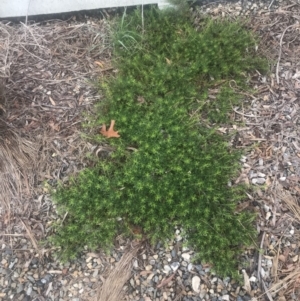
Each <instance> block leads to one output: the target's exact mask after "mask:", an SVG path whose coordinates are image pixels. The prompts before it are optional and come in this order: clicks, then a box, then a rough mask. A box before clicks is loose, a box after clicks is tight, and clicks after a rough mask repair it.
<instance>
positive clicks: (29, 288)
mask: <svg viewBox="0 0 300 301" xmlns="http://www.w3.org/2000/svg"><path fill="white" fill-rule="evenodd" d="M31 293H32V286H31V285H30V286H28V288H27V290H26V295H27V296H30V295H31Z"/></svg>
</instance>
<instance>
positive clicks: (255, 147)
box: [0, 0, 300, 301]
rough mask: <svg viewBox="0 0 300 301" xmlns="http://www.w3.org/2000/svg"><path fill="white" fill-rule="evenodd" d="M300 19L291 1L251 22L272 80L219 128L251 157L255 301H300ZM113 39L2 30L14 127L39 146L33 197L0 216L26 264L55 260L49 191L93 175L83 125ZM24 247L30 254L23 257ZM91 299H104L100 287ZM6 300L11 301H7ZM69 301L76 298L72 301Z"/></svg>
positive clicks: (77, 31)
mask: <svg viewBox="0 0 300 301" xmlns="http://www.w3.org/2000/svg"><path fill="white" fill-rule="evenodd" d="M216 7H217V8H218V10H216V9H215V10H213V9H212V10H211V14H215V16H217V15H220V16H222V15H223V16H225V15H227V14H228V10H230V9H231V6H230V5H229V6H225V5H224V6H223V7H218V4H216ZM228 7H229V8H228ZM232 7H234V5H232ZM203 10H204V8H203ZM202 13H203V11H202ZM299 16H300V4H299V3H298V2H294V1H291V0H288V1H282V2H281V5H280V6H279V8H276V9H260V10H259V11H257V12H256V13H255V14H252V15H251V16H250V17H249V19H248V26H249V27H250V28H252V29H253V30H254V31H255V32H256V33H257V34H259V36H260V37H261V38H262V42H261V44H260V45H258V50H257V51H258V52H259V53H261V54H263V55H266V56H267V57H268V58H269V60H270V63H271V64H272V66H273V68H272V72H271V74H270V75H268V76H263V75H261V74H259V73H257V74H255V75H254V76H253V77H252V78H251V85H252V87H253V88H254V92H253V93H251V94H249V93H245V94H244V105H243V106H240V107H234V108H233V115H232V118H233V119H234V120H235V121H237V122H238V125H237V126H234V127H224V128H220V132H224V133H225V132H227V131H236V132H237V134H236V137H235V139H234V141H232V143H233V145H234V146H235V147H238V148H243V149H245V150H247V155H245V157H243V158H241V163H242V166H243V167H242V169H241V173H240V176H239V177H238V179H237V180H236V182H237V183H239V182H240V183H249V184H253V185H254V186H255V189H254V191H253V192H252V193H249V195H248V196H249V200H248V201H247V202H245V203H244V204H241V205H240V209H241V210H242V209H244V208H252V209H253V210H255V211H256V212H257V213H258V216H259V218H258V222H257V229H258V230H259V232H260V240H259V242H258V245H257V246H258V247H259V248H260V249H262V251H261V252H258V251H257V250H254V249H251V250H246V252H245V257H247V256H248V257H247V258H248V259H249V262H250V266H249V268H247V269H246V270H245V271H244V281H245V283H244V287H245V288H247V291H248V293H249V295H250V296H252V297H253V301H254V300H269V301H289V300H300V266H299V247H300V244H299V237H300V226H299V225H300V207H299V201H298V200H299V196H300V188H299V187H300V186H299V183H300V129H299V125H300V119H299V118H300V117H299V116H300V108H299V106H300V100H299V97H300V61H299V56H300V35H299V30H300V25H299V19H300V17H299ZM109 29H110V28H109V23H108V22H107V21H105V20H98V19H87V20H86V21H85V22H78V21H76V19H73V20H70V21H59V20H53V21H49V22H44V23H40V24H27V25H26V24H19V25H16V24H11V23H6V22H2V23H0V76H1V77H2V78H5V81H6V83H5V86H6V90H7V91H6V98H7V100H8V101H7V108H6V109H7V112H8V116H7V118H8V121H9V122H10V124H11V125H12V126H13V127H14V129H15V130H17V131H18V132H19V133H20V135H21V136H23V137H26V138H27V139H29V140H31V141H33V142H34V143H35V144H36V145H37V146H38V150H37V153H38V155H37V158H36V162H34V163H35V166H36V170H35V171H34V179H35V180H34V183H33V184H32V186H31V187H30V190H31V193H32V197H31V198H25V197H23V198H22V196H21V197H20V200H19V201H18V203H15V202H13V201H12V202H11V212H10V215H9V218H5V217H7V215H6V212H5V210H4V209H3V208H1V209H2V210H1V211H0V218H1V219H0V231H1V243H2V247H3V246H5V248H6V247H7V246H9V247H10V249H11V250H12V251H13V252H16V253H18V252H20V254H21V253H22V254H21V255H20V256H19V257H18V258H19V260H20V262H22V261H24V262H27V263H28V262H29V261H32V260H33V259H34V258H38V259H39V260H40V261H41V262H42V261H44V262H45V266H48V267H49V265H50V263H49V261H50V259H49V258H50V257H49V256H50V253H51V250H48V249H44V248H42V247H40V245H39V243H38V242H39V241H40V240H41V239H43V238H45V237H47V233H48V232H49V231H50V229H51V227H50V225H51V222H52V221H53V220H55V219H56V218H57V216H56V215H55V213H54V212H55V210H53V204H52V202H51V200H50V198H49V197H48V195H47V193H48V192H49V191H48V188H49V186H48V185H53V184H55V183H56V182H57V180H58V179H64V178H66V177H67V176H68V175H70V174H74V173H76V172H78V170H80V169H82V168H83V167H85V166H86V165H87V160H86V158H85V154H86V153H93V152H96V151H97V147H98V145H95V144H93V143H90V142H88V141H86V140H84V139H82V137H81V133H82V131H83V129H82V128H81V123H82V122H83V121H86V120H85V117H83V116H84V115H83V114H82V113H83V112H87V114H93V104H95V103H96V102H99V101H101V94H100V93H99V91H97V87H96V85H95V83H97V80H98V79H99V77H103V76H106V74H107V72H111V71H113V70H112V67H111V47H110V46H111V45H110V40H109ZM95 130H97V129H95ZM22 245H27V246H28V249H27V250H23V249H22V251H20V249H21V248H22ZM3 248H4V247H3ZM3 248H2V249H3ZM88 254H90V253H88ZM90 255H91V254H90ZM103 258H105V256H104V255H103ZM103 258H102V259H101V260H102V261H103V262H104V261H105V260H106V259H103ZM99 260H100V259H99ZM101 260H100V261H101ZM87 262H88V261H87ZM46 263H47V264H46ZM109 263H110V261H109V260H108V261H107V266H108V265H109ZM111 264H112V266H113V261H111ZM57 269H59V265H57ZM108 269H109V268H108ZM70 270H71V267H70ZM56 271H57V270H56ZM54 272H55V271H54ZM39 273H40V275H39V276H40V277H42V273H43V272H42V271H39ZM62 273H66V271H65V270H63V269H62V270H61V274H62ZM74 273H75V271H74ZM74 273H73V272H72V274H71V273H70V274H69V275H68V277H69V278H68V279H69V280H70V282H71V283H72V285H74V284H76V281H77V280H76V279H77V278H76V277H75V276H74ZM82 273H83V274H84V268H83V271H82ZM54 274H55V273H54ZM97 277H98V275H94V279H96V278H97ZM99 277H100V276H99ZM101 277H102V278H103V276H101ZM101 277H100V279H101ZM20 278H21V276H20ZM97 279H99V278H97ZM20 281H21V280H20ZM95 281H97V280H95ZM59 289H62V288H59V287H57V290H59ZM89 289H90V291H92V290H94V291H97V286H91V287H90V288H89ZM47 292H48V293H49V291H47ZM7 297H8V296H7ZM44 297H45V298H47V296H46V295H44ZM0 298H3V300H8V299H6V297H5V296H4V295H3V296H2V295H1V294H0ZM41 300H42V299H41ZM47 300H48V299H47ZM63 300H72V298H71V297H70V298H69V297H67V295H65V297H64V299H63ZM85 300H88V297H87V298H86V299H85Z"/></svg>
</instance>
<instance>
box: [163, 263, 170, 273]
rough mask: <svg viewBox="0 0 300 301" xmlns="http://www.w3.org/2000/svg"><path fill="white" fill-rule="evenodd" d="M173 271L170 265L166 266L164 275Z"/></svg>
mask: <svg viewBox="0 0 300 301" xmlns="http://www.w3.org/2000/svg"><path fill="white" fill-rule="evenodd" d="M170 271H171V267H170V266H169V265H167V264H166V265H164V273H166V274H169V272H170Z"/></svg>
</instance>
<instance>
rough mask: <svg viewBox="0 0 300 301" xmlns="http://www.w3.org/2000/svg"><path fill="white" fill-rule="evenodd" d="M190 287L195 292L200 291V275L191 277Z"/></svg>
mask: <svg viewBox="0 0 300 301" xmlns="http://www.w3.org/2000/svg"><path fill="white" fill-rule="evenodd" d="M192 288H193V290H194V292H195V293H200V277H198V276H194V277H193V278H192Z"/></svg>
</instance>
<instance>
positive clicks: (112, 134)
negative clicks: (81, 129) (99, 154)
mask: <svg viewBox="0 0 300 301" xmlns="http://www.w3.org/2000/svg"><path fill="white" fill-rule="evenodd" d="M114 125H115V121H114V120H112V121H111V122H110V127H109V129H108V131H107V130H106V125H105V124H103V125H102V129H101V131H100V133H101V134H102V135H103V136H105V137H107V138H112V137H115V138H119V137H120V135H119V134H118V132H117V131H114Z"/></svg>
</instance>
